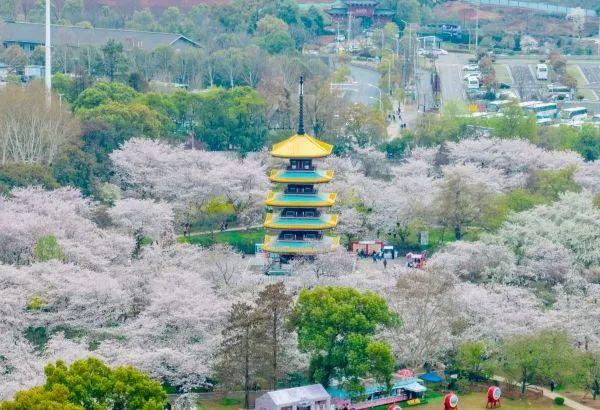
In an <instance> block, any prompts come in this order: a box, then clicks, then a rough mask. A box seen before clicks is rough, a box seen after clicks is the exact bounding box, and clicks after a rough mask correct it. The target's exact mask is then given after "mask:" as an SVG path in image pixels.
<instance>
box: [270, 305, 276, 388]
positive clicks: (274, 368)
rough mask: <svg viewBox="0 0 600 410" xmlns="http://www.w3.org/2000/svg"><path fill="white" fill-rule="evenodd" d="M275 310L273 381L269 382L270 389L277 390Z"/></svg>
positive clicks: (274, 321)
mask: <svg viewBox="0 0 600 410" xmlns="http://www.w3.org/2000/svg"><path fill="white" fill-rule="evenodd" d="M277 318H278V315H277V309H275V312H274V314H273V329H272V331H273V379H272V380H271V384H272V386H271V387H272V388H273V390H275V389H276V388H277V364H278V363H277Z"/></svg>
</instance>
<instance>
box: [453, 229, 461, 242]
mask: <svg viewBox="0 0 600 410" xmlns="http://www.w3.org/2000/svg"><path fill="white" fill-rule="evenodd" d="M460 238H462V232H461V230H460V226H455V227H454V239H456V240H457V241H460Z"/></svg>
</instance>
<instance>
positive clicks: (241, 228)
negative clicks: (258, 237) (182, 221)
mask: <svg viewBox="0 0 600 410" xmlns="http://www.w3.org/2000/svg"><path fill="white" fill-rule="evenodd" d="M257 228H262V225H252V226H236V227H235V228H228V229H223V230H221V229H213V230H212V231H191V232H190V235H191V236H195V235H208V234H212V233H214V234H218V233H221V232H237V231H249V230H250V229H257Z"/></svg>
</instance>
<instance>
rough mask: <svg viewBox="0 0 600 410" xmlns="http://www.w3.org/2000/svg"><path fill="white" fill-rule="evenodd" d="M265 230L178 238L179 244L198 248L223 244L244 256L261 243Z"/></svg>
mask: <svg viewBox="0 0 600 410" xmlns="http://www.w3.org/2000/svg"><path fill="white" fill-rule="evenodd" d="M264 236H265V230H264V229H262V228H256V229H248V230H246V231H229V232H219V231H217V232H215V233H214V234H209V233H208V234H198V235H193V234H192V235H191V236H190V237H189V238H185V239H184V238H183V237H181V238H180V241H181V242H187V243H192V244H194V245H200V246H211V245H214V244H215V243H225V244H229V245H231V246H233V247H234V248H236V249H238V250H239V251H240V252H244V253H246V254H253V253H254V245H255V244H256V243H262V241H263V239H264Z"/></svg>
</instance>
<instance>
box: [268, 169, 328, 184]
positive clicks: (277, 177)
mask: <svg viewBox="0 0 600 410" xmlns="http://www.w3.org/2000/svg"><path fill="white" fill-rule="evenodd" d="M269 179H270V180H271V182H277V183H280V184H323V183H326V182H329V181H331V180H332V179H333V171H332V170H327V171H322V170H313V171H295V170H288V169H282V170H277V169H274V170H272V171H271V175H270V176H269Z"/></svg>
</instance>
